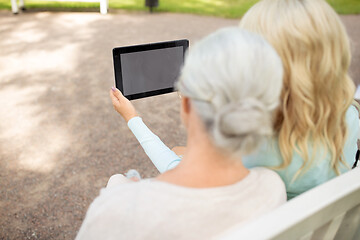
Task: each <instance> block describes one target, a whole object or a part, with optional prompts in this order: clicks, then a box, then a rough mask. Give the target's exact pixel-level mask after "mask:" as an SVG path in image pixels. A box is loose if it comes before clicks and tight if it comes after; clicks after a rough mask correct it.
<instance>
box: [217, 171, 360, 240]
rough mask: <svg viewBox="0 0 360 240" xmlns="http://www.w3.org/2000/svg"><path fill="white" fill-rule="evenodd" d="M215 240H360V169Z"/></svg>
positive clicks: (232, 229)
mask: <svg viewBox="0 0 360 240" xmlns="http://www.w3.org/2000/svg"><path fill="white" fill-rule="evenodd" d="M216 239H226V240H230V239H234V240H235V239H236V240H238V239H251V240H253V239H277V240H281V239H286V240H288V239H291V240H293V239H301V240H310V239H313V240H315V239H316V240H317V239H320V240H322V239H324V240H328V239H339V240H340V239H341V240H359V239H360V167H357V168H355V169H353V170H351V171H349V172H347V173H345V174H343V175H341V176H339V177H336V178H334V179H332V180H330V181H329V182H326V183H324V184H322V185H320V186H318V187H316V188H313V189H311V190H309V191H307V192H305V193H303V194H301V195H300V196H298V197H296V198H294V199H292V200H290V201H289V202H287V203H285V204H284V205H282V206H280V207H279V208H277V209H275V210H274V211H272V212H270V213H268V214H266V215H264V216H262V217H260V218H258V219H256V220H254V221H253V222H250V223H249V224H247V225H244V226H234V227H231V228H230V229H229V230H228V231H226V232H224V233H223V234H222V235H221V236H218V237H217V238H216Z"/></svg>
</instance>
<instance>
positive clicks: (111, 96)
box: [110, 90, 119, 104]
mask: <svg viewBox="0 0 360 240" xmlns="http://www.w3.org/2000/svg"><path fill="white" fill-rule="evenodd" d="M110 98H111V101H112V103H113V104H115V103H118V102H119V99H118V98H117V97H116V96H115V95H114V92H113V90H110Z"/></svg>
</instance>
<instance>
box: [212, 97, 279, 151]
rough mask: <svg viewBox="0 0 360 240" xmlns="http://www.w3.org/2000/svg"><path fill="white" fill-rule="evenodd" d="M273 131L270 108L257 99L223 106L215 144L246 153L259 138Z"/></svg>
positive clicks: (217, 115)
mask: <svg viewBox="0 0 360 240" xmlns="http://www.w3.org/2000/svg"><path fill="white" fill-rule="evenodd" d="M271 134H272V121H271V114H270V110H269V109H267V108H266V106H265V105H264V104H263V103H262V102H260V101H258V100H256V99H254V98H247V99H244V100H242V101H241V102H233V103H229V104H227V105H225V106H222V107H221V108H220V109H219V110H218V111H217V113H216V116H215V122H214V125H213V138H214V142H215V144H216V145H217V146H218V147H220V148H223V149H225V150H228V151H230V152H234V153H239V152H241V154H246V153H249V152H251V151H252V150H254V148H255V147H256V146H258V143H259V141H261V140H262V139H263V137H265V136H269V135H271Z"/></svg>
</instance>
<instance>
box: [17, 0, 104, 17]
mask: <svg viewBox="0 0 360 240" xmlns="http://www.w3.org/2000/svg"><path fill="white" fill-rule="evenodd" d="M48 1H56V2H99V3H100V13H102V14H107V11H108V9H109V1H108V0H48ZM19 8H20V9H25V2H24V0H19V6H18V4H17V0H11V10H12V12H13V13H14V14H17V13H18V12H19Z"/></svg>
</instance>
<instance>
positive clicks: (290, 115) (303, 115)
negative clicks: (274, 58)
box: [240, 0, 355, 178]
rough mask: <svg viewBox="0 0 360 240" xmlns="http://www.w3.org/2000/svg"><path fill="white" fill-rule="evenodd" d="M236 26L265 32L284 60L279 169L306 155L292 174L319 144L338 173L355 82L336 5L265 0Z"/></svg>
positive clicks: (311, 0) (318, 1)
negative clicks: (335, 8)
mask: <svg viewBox="0 0 360 240" xmlns="http://www.w3.org/2000/svg"><path fill="white" fill-rule="evenodd" d="M240 27H242V28H245V29H247V30H249V31H252V32H256V33H259V34H261V35H262V36H264V37H265V38H266V39H267V40H268V41H269V42H270V43H271V44H272V46H273V47H274V48H275V49H276V51H277V52H278V54H279V55H280V57H281V59H282V62H283V66H284V79H283V89H282V92H281V106H280V107H279V109H278V111H277V113H276V118H275V123H274V129H275V132H276V133H277V137H278V143H279V148H280V152H281V155H282V158H283V163H282V164H281V165H280V166H278V169H280V168H285V167H287V166H288V165H289V164H290V163H291V160H292V156H293V153H294V151H296V152H297V153H298V154H299V155H300V156H301V157H302V158H303V161H304V162H303V165H302V166H301V168H300V169H299V171H298V172H297V174H296V175H295V178H296V177H297V176H298V175H299V174H302V173H303V172H304V171H306V169H308V167H309V166H310V165H311V163H312V161H313V160H314V158H315V156H317V155H316V154H317V152H321V150H323V149H319V148H320V147H323V148H325V150H327V151H328V152H329V153H330V156H331V162H330V164H331V167H332V168H333V169H334V171H335V172H336V174H339V165H340V164H344V165H345V166H346V163H345V161H344V157H343V148H344V145H345V141H346V137H347V125H346V120H345V114H346V111H347V109H348V108H349V106H350V104H351V102H352V100H353V95H354V91H355V86H354V83H353V82H352V80H351V78H350V77H349V75H348V68H349V65H350V59H351V55H350V43H349V39H348V36H347V34H346V31H345V28H344V26H343V24H342V23H341V21H340V19H339V17H338V16H337V14H336V13H335V11H334V10H333V9H332V8H331V7H330V6H329V5H328V4H327V3H326V2H325V1H323V0H263V1H261V2H259V3H257V4H256V5H254V6H253V7H252V8H251V9H250V10H249V11H248V12H247V13H246V14H245V16H244V17H243V19H242V20H241V22H240ZM310 143H311V145H312V147H311V150H310V148H309V147H310ZM310 152H311V153H310ZM317 157H319V156H317Z"/></svg>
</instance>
